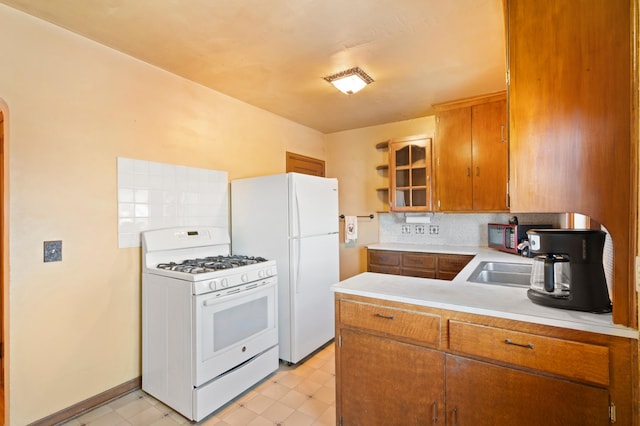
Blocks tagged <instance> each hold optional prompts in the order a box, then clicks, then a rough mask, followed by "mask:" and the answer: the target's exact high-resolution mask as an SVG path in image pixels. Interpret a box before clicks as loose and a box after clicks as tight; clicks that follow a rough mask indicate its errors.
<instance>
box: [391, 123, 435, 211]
mask: <svg viewBox="0 0 640 426" xmlns="http://www.w3.org/2000/svg"><path fill="white" fill-rule="evenodd" d="M431 142H432V141H431V138H428V137H426V136H424V135H420V136H410V137H407V138H401V139H392V140H391V141H389V179H390V182H389V184H390V185H389V204H390V209H391V210H392V211H432V210H433V208H432V202H431V191H432V189H431V174H432V173H431V171H432V166H431Z"/></svg>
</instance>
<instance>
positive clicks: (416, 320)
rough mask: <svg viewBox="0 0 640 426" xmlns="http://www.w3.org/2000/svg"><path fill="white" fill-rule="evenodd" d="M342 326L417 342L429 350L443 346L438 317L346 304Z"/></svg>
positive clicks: (353, 303) (343, 306)
mask: <svg viewBox="0 0 640 426" xmlns="http://www.w3.org/2000/svg"><path fill="white" fill-rule="evenodd" d="M340 323H341V324H342V325H344V326H351V327H356V328H363V329H367V330H372V331H376V332H379V333H384V334H388V335H392V336H396V337H400V338H406V339H410V340H414V341H417V342H419V343H421V344H423V345H425V346H431V347H439V346H440V316H438V315H433V314H425V313H422V312H417V311H410V310H404V309H398V308H390V307H387V306H382V305H373V304H368V303H361V302H351V301H345V300H343V301H341V302H340Z"/></svg>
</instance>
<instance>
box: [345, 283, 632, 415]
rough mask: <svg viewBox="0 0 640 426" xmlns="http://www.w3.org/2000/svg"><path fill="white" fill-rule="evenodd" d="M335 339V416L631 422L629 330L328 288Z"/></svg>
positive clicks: (630, 340)
mask: <svg viewBox="0 0 640 426" xmlns="http://www.w3.org/2000/svg"><path fill="white" fill-rule="evenodd" d="M336 341H337V345H336V410H337V424H338V425H341V426H352V425H367V426H369V425H374V426H375V425H446V426H454V425H456V426H458V425H459V426H484V425H486V426H495V425H519V426H520V425H523V426H539V425H545V426H546V425H551V426H553V425H558V426H573V425H575V426H578V425H580V426H584V425H587V426H589V425H606V424H609V423H616V424H623V425H632V426H634V425H635V426H637V425H638V418H637V412H638V402H637V399H638V395H637V389H636V387H635V384H636V383H637V379H638V377H637V369H636V368H635V367H637V364H638V357H637V354H638V348H637V341H634V340H632V339H626V338H621V337H614V336H609V335H602V334H598V333H590V332H583V331H576V330H568V329H563V328H558V327H550V326H543V325H539V324H531V323H523V322H520V321H514V320H506V319H501V318H494V317H487V316H484V315H476V314H467V313H463V312H458V311H451V310H444V309H437V308H429V307H424V306H418V305H413V304H407V303H400V302H392V301H387V300H383V299H377V298H370V297H363V296H357V295H349V294H344V293H336ZM563 365H565V366H566V368H562V366H563Z"/></svg>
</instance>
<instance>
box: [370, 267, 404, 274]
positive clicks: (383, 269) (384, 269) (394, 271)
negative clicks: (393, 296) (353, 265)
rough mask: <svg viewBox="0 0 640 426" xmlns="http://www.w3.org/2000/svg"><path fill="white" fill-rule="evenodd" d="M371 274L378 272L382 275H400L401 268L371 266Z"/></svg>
mask: <svg viewBox="0 0 640 426" xmlns="http://www.w3.org/2000/svg"><path fill="white" fill-rule="evenodd" d="M367 270H368V271H369V272H378V273H380V274H391V275H400V272H401V271H400V267H399V266H384V265H369V269H367Z"/></svg>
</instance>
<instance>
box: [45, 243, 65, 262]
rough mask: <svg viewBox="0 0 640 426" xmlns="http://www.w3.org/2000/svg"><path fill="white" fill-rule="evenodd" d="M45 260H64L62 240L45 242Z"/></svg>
mask: <svg viewBox="0 0 640 426" xmlns="http://www.w3.org/2000/svg"><path fill="white" fill-rule="evenodd" d="M44 261H45V262H61V261H62V241H45V242H44Z"/></svg>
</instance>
